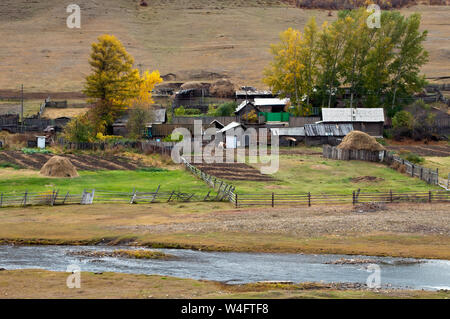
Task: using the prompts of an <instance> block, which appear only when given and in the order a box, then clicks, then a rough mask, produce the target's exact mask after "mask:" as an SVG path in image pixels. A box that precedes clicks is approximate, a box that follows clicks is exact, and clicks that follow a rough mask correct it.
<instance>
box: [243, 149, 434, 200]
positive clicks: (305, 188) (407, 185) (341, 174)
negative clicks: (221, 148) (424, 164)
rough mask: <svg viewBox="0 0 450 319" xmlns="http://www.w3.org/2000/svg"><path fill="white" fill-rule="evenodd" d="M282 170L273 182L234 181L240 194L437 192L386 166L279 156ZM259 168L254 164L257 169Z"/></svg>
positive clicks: (362, 162)
mask: <svg viewBox="0 0 450 319" xmlns="http://www.w3.org/2000/svg"><path fill="white" fill-rule="evenodd" d="M279 165H280V168H279V170H278V172H277V173H275V174H274V175H273V177H274V181H273V182H264V183H261V182H252V181H242V182H241V181H239V182H234V184H235V185H236V190H237V192H241V193H252V194H259V193H270V192H276V193H297V194H299V193H307V192H311V193H312V194H320V193H329V194H346V193H351V192H352V191H353V190H357V189H359V188H360V189H361V191H364V192H383V191H389V190H390V189H392V190H394V191H399V192H407V191H428V190H430V189H438V188H437V187H434V186H430V185H428V184H427V183H425V182H423V181H421V180H419V179H418V178H411V177H410V176H407V175H405V174H401V173H399V172H397V171H395V170H393V169H391V168H389V167H387V166H386V165H384V164H381V163H371V162H364V161H337V160H330V159H324V158H323V157H321V156H319V155H280V164H279ZM258 166H260V165H259V164H258V165H255V167H258ZM364 176H374V177H377V178H380V180H379V181H363V182H354V181H352V178H356V177H364Z"/></svg>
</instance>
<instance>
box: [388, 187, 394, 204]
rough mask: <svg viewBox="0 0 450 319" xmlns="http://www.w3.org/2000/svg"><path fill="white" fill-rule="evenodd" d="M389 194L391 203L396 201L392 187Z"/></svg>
mask: <svg viewBox="0 0 450 319" xmlns="http://www.w3.org/2000/svg"><path fill="white" fill-rule="evenodd" d="M389 195H390V197H391V198H390V201H391V203H392V202H393V201H394V198H393V197H392V189H391V190H390V191H389Z"/></svg>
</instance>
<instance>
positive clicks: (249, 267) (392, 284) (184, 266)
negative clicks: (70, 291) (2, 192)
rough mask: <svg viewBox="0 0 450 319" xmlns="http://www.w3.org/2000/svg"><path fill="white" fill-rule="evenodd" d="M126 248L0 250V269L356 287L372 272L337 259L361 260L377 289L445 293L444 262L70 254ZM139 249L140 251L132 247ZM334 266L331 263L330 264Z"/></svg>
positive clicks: (447, 273) (447, 272)
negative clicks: (73, 269) (73, 268)
mask: <svg viewBox="0 0 450 319" xmlns="http://www.w3.org/2000/svg"><path fill="white" fill-rule="evenodd" d="M116 249H131V248H130V247H129V246H126V247H119V246H114V247H111V246H86V247H84V246H11V245H5V246H0V268H5V269H7V270H13V269H46V270H51V271H66V269H67V267H68V266H69V265H78V266H79V267H80V268H81V271H86V272H119V273H129V274H149V275H150V274H157V275H163V276H173V277H179V278H192V279H202V280H214V281H220V282H225V283H229V284H242V283H251V282H258V281H292V282H295V283H299V282H323V283H331V282H336V283H361V284H365V283H366V280H367V278H368V276H369V275H371V273H373V271H369V269H368V265H369V263H365V264H340V263H338V264H336V261H339V260H342V259H346V260H349V259H356V260H357V259H364V260H366V261H367V260H369V261H370V263H376V264H377V265H378V266H379V267H380V279H381V286H382V287H389V288H401V289H425V290H438V289H450V261H447V260H425V259H424V260H416V259H405V258H391V257H368V256H346V255H303V254H273V253H233V252H204V251H193V250H180V249H178V250H177V249H155V250H159V251H162V252H164V253H167V254H170V255H174V256H176V258H175V259H173V260H156V259H130V258H122V257H101V258H98V257H85V256H73V255H71V254H70V253H71V252H79V251H113V250H116ZM137 249H142V248H137ZM333 262H334V263H333Z"/></svg>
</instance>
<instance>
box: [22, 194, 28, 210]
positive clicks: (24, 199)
mask: <svg viewBox="0 0 450 319" xmlns="http://www.w3.org/2000/svg"><path fill="white" fill-rule="evenodd" d="M27 195H28V191H25V194H24V196H23V206H24V207H25V206H27Z"/></svg>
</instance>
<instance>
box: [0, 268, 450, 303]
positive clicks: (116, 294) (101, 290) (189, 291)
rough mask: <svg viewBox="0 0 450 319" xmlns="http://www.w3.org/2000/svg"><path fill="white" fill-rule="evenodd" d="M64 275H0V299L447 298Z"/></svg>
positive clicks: (326, 287)
mask: <svg viewBox="0 0 450 319" xmlns="http://www.w3.org/2000/svg"><path fill="white" fill-rule="evenodd" d="M67 276H68V274H67V273H64V272H50V271H45V270H37V269H35V270H13V271H0V299H10V298H12V299H14V298H46V299H54V298H58V299H64V298H83V299H97V298H103V299H110V298H139V299H152V298H157V299H167V298H189V299H197V298H202V299H208V298H214V299H221V298H226V299H229V298H245V299H247V298H248V299H267V298H270V299H272V298H344V299H346V298H350V299H351V298H370V299H372V298H373V299H382V298H433V299H434V298H439V299H447V298H449V295H450V292H448V291H414V290H398V289H392V290H384V289H383V290H370V289H346V287H343V286H344V285H339V284H315V283H302V284H293V285H282V284H267V283H255V284H247V285H226V284H222V283H219V282H213V281H205V280H193V279H181V278H173V277H165V276H156V275H130V274H119V273H102V274H94V273H86V272H84V273H82V274H81V288H80V289H69V288H67V286H66V280H67Z"/></svg>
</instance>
